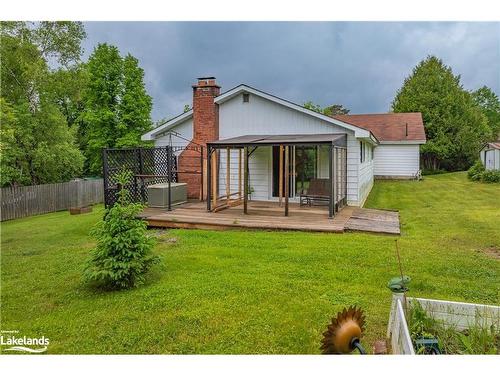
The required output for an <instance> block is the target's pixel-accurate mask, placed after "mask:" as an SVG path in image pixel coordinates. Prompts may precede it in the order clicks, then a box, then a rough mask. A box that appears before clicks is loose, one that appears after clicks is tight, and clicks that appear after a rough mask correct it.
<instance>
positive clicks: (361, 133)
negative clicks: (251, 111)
mask: <svg viewBox="0 0 500 375" xmlns="http://www.w3.org/2000/svg"><path fill="white" fill-rule="evenodd" d="M242 92H245V93H249V94H253V95H257V96H260V97H261V98H264V99H267V100H270V101H272V102H274V103H277V104H280V105H283V106H285V107H288V108H291V109H293V110H296V111H299V112H302V113H305V114H306V115H309V116H313V117H316V118H319V119H321V120H323V121H326V122H329V123H331V124H334V125H337V126H340V127H343V128H345V129H348V130H351V131H353V132H354V136H355V137H356V138H367V139H369V138H370V137H371V136H372V134H371V132H370V131H368V130H366V129H363V128H359V127H357V126H354V125H351V124H347V123H345V122H343V121H340V120H337V119H334V118H332V117H329V116H326V115H323V114H321V113H318V112H315V111H312V110H310V109H307V108H304V107H302V106H300V105H298V104H295V103H292V102H289V101H288V100H284V99H281V98H278V97H277V96H274V95H270V94H267V93H265V92H263V91H259V90H257V89H254V88H252V87H250V86H247V85H239V86H236V87H235V88H234V89H231V90H229V91H227V92H225V93H223V94H221V95H219V96H218V97H217V98H215V103H217V104H222V103H224V102H225V101H227V100H229V99H231V98H233V97H235V96H236V95H238V94H240V93H242Z"/></svg>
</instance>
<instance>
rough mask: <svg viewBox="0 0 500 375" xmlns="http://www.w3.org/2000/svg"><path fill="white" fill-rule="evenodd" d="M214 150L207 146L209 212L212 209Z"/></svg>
mask: <svg viewBox="0 0 500 375" xmlns="http://www.w3.org/2000/svg"><path fill="white" fill-rule="evenodd" d="M211 185H212V148H211V147H210V146H209V145H207V211H211V209H212V198H211V196H210V195H211V193H212V191H211V190H212V189H211Z"/></svg>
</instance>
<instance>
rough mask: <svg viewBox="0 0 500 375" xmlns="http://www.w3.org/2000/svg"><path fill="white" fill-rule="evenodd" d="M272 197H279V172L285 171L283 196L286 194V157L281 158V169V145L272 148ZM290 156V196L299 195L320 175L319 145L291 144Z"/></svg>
mask: <svg viewBox="0 0 500 375" xmlns="http://www.w3.org/2000/svg"><path fill="white" fill-rule="evenodd" d="M272 149H273V150H272V197H279V195H280V194H279V188H280V184H279V180H280V178H279V173H280V170H281V172H282V173H283V180H282V196H284V195H285V183H284V178H285V177H284V176H285V157H284V152H283V157H282V159H281V161H282V166H281V169H280V165H279V164H280V163H279V160H280V157H279V149H280V148H279V146H273V148H272ZM288 158H289V162H288V165H289V170H290V176H289V180H288V181H289V185H288V186H289V189H288V190H289V192H288V196H289V197H294V196H297V197H298V196H299V195H300V194H301V193H302V192H303V191H305V190H307V188H308V186H309V183H310V182H311V180H313V179H315V178H317V177H318V147H317V146H291V147H290V153H289V155H288Z"/></svg>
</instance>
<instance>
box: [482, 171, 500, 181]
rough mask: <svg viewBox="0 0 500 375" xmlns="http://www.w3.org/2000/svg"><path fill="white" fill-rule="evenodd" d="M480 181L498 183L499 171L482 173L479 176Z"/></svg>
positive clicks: (499, 178)
mask: <svg viewBox="0 0 500 375" xmlns="http://www.w3.org/2000/svg"><path fill="white" fill-rule="evenodd" d="M481 181H484V182H496V183H500V170H490V171H484V172H483V173H482V175H481Z"/></svg>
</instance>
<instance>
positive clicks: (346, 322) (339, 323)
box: [321, 306, 366, 354]
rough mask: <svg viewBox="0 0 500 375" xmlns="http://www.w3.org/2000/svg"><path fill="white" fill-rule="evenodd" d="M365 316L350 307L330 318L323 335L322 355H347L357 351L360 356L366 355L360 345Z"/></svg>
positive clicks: (358, 310) (357, 309)
mask: <svg viewBox="0 0 500 375" xmlns="http://www.w3.org/2000/svg"><path fill="white" fill-rule="evenodd" d="M364 325H365V316H364V313H363V310H361V308H357V307H356V306H351V307H349V308H348V309H346V308H344V309H343V310H342V311H341V312H339V313H338V314H337V317H335V318H332V322H331V324H329V325H328V327H327V330H326V331H325V332H324V333H323V336H324V337H323V340H321V343H322V345H321V351H322V353H323V354H348V353H351V352H352V351H353V350H354V349H358V351H359V352H360V353H361V354H366V351H365V349H364V348H363V346H362V345H361V343H360V339H361V335H362V334H363V332H364V330H365V328H364Z"/></svg>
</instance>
